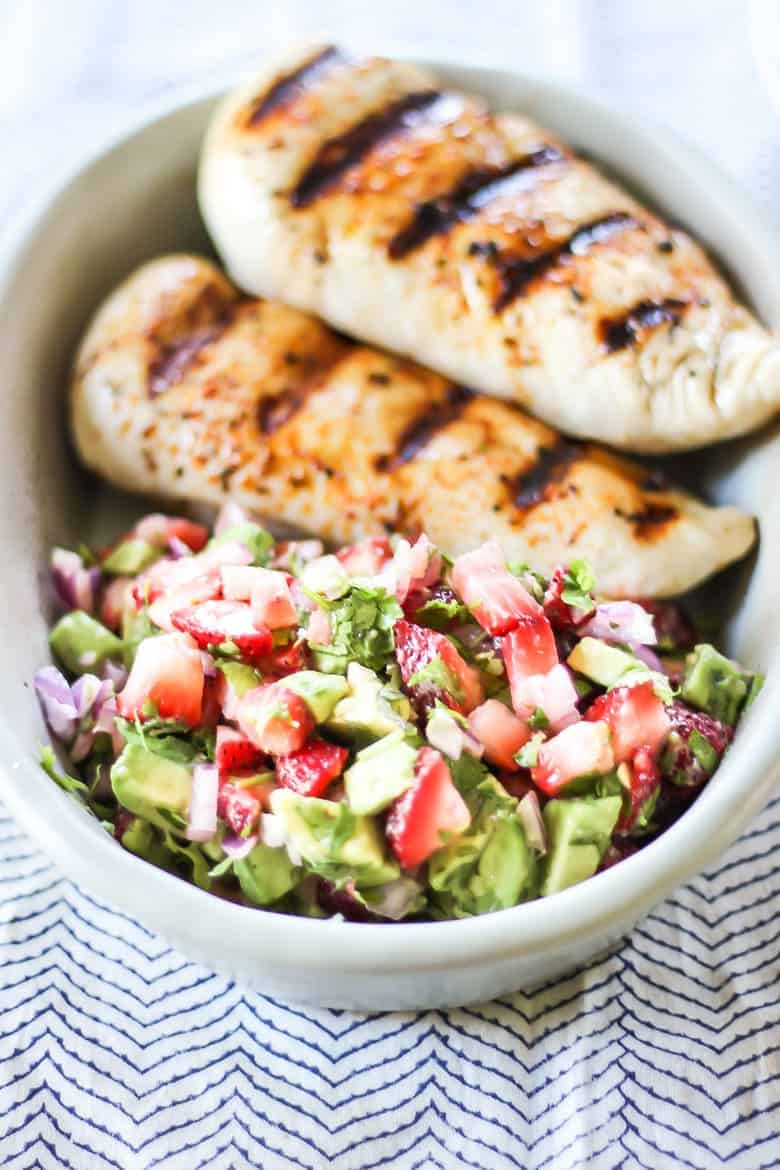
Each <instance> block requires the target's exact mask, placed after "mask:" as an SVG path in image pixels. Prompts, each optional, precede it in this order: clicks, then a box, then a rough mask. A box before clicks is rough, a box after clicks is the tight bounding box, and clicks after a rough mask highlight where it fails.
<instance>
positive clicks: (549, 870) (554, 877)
mask: <svg viewBox="0 0 780 1170" xmlns="http://www.w3.org/2000/svg"><path fill="white" fill-rule="evenodd" d="M622 803H623V801H622V798H621V797H620V796H602V797H593V796H583V797H580V798H579V799H576V800H550V801H548V802H547V804H546V805H545V807H544V813H543V816H544V824H545V827H546V829H547V838H548V842H549V847H548V851H547V856H546V857H545V861H544V880H543V882H542V889H541V893H542V896H543V897H546V896H547V895H548V894H556V893H558V891H559V890H565V889H567V888H568V887H569V886H573V885H576V884H577V882H581V881H584V880H585V878H589V877H591V876H592V875H593V874H594V873H595V872H596V870H597V869H598V867H599V865H600V864H601V859H602V857H603V856H604V854H605V853H606V851H607V848H608V846H609V842H610V837H611V835H612V831H613V829H614V828H615V825H616V824H617V819H618V817H619V816H620V810H621V807H622Z"/></svg>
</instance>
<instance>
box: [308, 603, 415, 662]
mask: <svg viewBox="0 0 780 1170" xmlns="http://www.w3.org/2000/svg"><path fill="white" fill-rule="evenodd" d="M316 601H317V603H318V604H319V605H321V606H322V607H323V609H326V610H327V611H328V616H329V618H330V628H331V631H332V640H331V642H330V644H329V645H328V646H327V647H326V648H324V650H323V651H322V654H323V656H324V657H327V659H328V661H329V662H332V663H334V665H336V664H337V663H338V664H341V663H343V669H344V670H346V667H347V665H348V664H349V663H350V662H359V663H360V665H361V666H366V667H368V668H369V670H375V671H380V670H382V668H383V667H384V666H386V665H387V663H388V661H389V660H390V659H391V658H392V655H393V649H394V647H393V626H394V625H395V623H396V622H397V621H398V619H399V618H402V617H403V610H402V609H401V607H400V605H399V604H398V602H397V601H396V599H395V597H393V596H392V595H391V594H389V593H388V592H387V590H385V589H382V588H374V587H372V586H368V585H357V584H354V583H353V584H351V585H350V587H349V590H348V592H347V593H346V594H345V595H344V596H343V597H340V598H339V599H338V600H337V601H328V600H326V599H325V598H324V597H319V596H318V597H317V598H316ZM337 668H338V666H337Z"/></svg>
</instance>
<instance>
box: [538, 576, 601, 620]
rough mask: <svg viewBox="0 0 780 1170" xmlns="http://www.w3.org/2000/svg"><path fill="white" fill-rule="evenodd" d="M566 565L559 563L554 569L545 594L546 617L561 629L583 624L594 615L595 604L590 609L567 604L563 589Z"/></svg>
mask: <svg viewBox="0 0 780 1170" xmlns="http://www.w3.org/2000/svg"><path fill="white" fill-rule="evenodd" d="M566 573H567V566H566V565H558V566H557V567H556V568H555V569H553V571H552V576H551V577H550V580H549V582H548V585H547V589H546V590H545V594H544V612H545V615H546V617H547V618H548V619H549V621H551V622H552V624H553V625H554V626H555V627H556V628H557V629H559V630H573V629H576V628H577V626H581V625H582V624H583V623H584V622H586V621H588V619H589V618H591V617H592V616H593V613H594V611H595V608H596V607H595V606H591V608H590V609H588V610H585V609H577V607H576V606H574V605H567V604H566V602H565V601H564V600H563V596H562V594H563V590H564V588H565V585H566Z"/></svg>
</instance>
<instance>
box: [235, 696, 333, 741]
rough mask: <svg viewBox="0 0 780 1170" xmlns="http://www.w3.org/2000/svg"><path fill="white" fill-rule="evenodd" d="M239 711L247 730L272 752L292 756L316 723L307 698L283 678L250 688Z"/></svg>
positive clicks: (242, 725) (240, 704)
mask: <svg viewBox="0 0 780 1170" xmlns="http://www.w3.org/2000/svg"><path fill="white" fill-rule="evenodd" d="M236 714H237V719H238V725H239V727H240V728H241V730H242V731H243V732H244V734H245V735H247V736H248V737H249V739H251V740H252V742H253V743H255V744H257V746H258V747H259V748H260V749H261V750H262V751H264V752H268V754H269V755H272V756H289V755H290V754H291V753H292V752H297V751H298V749H299V748H302V747H303V745H304V743H305V742H306V740H307V739H308V737H309V734H310V733H311V732H312V731H313V730H314V725H315V720H314V716H313V715H312V713H311V711H310V710H309V708H308V706H307V705H306V703H305V701H304V700H303V699H302V698H301V696H300V695H297V694H296V693H295V691H291V690H289V689H288V688H287V687H285V686H284V683H283V682H275V683H270V684H268V685H265V686H260V687H255V688H254V689H253V690H251V691H247V693H246V694H245V695H244V697H243V699H241V701H240V703H239V704H238V711H237V713H236Z"/></svg>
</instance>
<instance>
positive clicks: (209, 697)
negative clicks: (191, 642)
mask: <svg viewBox="0 0 780 1170" xmlns="http://www.w3.org/2000/svg"><path fill="white" fill-rule="evenodd" d="M203 653H204V652H203V651H201V654H203ZM221 714H222V704H221V702H220V697H219V688H218V686H217V679H216V678H209V677H208V676H206V677H205V678H204V680H203V705H202V708H201V713H200V721H201V724H202V725H203V727H212V728H213V727H216V726H217V724H218V723H219V718H220V716H221Z"/></svg>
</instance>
